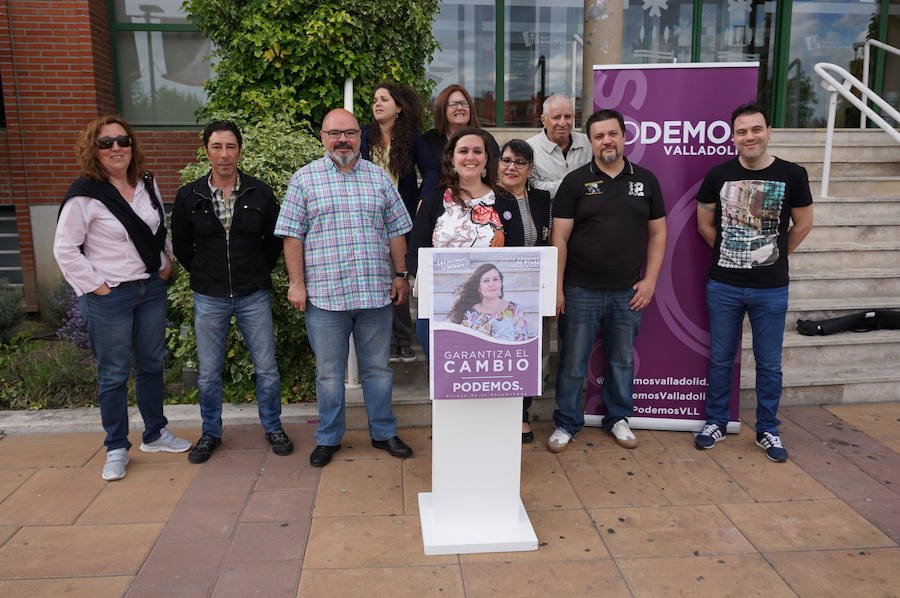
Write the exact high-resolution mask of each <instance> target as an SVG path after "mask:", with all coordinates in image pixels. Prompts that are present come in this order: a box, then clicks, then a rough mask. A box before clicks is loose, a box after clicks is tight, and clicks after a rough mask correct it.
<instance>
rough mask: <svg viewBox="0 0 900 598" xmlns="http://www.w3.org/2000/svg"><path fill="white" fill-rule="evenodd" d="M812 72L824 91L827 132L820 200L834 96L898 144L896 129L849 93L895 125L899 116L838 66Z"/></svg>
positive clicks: (826, 169)
mask: <svg viewBox="0 0 900 598" xmlns="http://www.w3.org/2000/svg"><path fill="white" fill-rule="evenodd" d="M813 68H814V69H815V71H816V73H818V74H819V76H820V77H822V80H823V83H822V86H823V87H825V89H827V90H828V129H827V130H826V132H825V163H824V164H823V165H822V191H821V195H822V197H828V179H829V177H830V176H831V146H832V144H833V142H834V115H835V112H836V111H837V96H838V94H841V96H843V98H844V99H845V100H847V101H848V102H850V104H852V105H853V106H856V107H857V108H858V109H859V110H860V111H861V112H863V113H864V114H866V115H868V117H869V119H870V120H871V121H872V122H874V123H875V124H877V125H878V126H879V127H881V128H882V129H883V130H884V131H885V132H886V133H887V134H888V135H890V136H891V137H892V138H893V139H894V141H896V142H897V143H900V133H898V132H897V129H895V128H893V127H892V126H891V125H889V124H888V123H887V121H886V120H884V119H883V118H882V117H881V116H880V115H879V114H878V113H876V112H875V111H874V110H872V108H870V107H869V105H868V103H863V102H862V101H861V100H860V99H859V98H857V97H856V96H855V95H853V94H852V93H851V92H850V89H851V88H855V89H856V90H857V91H859V94H860V95H861V96H862V97H865V98H868V99H870V100H872V103H874V104H875V105H877V106H878V107H879V108H881V109H882V110H883V111H884V114H886V115H887V116H889V117H891V118H892V119H894V120H895V121H898V122H900V112H897V110H895V109H894V107H893V106H891V105H890V104H888V103H887V102H885V101H884V99H882V97H881V96H879V95H878V94H877V93H875V92H874V91H872V90H871V89H869V88H868V86H866V85H863V83H862V82H861V81H860V80H859V79H857V78H856V77H854V76H853V75H851V74H850V73H848V72H847V71H846V70H844V69H842V68H841V67H839V66H838V65H836V64H831V63H830V62H820V63H818V64H817V65H816V66H814V67H813ZM828 71H832V72H833V73H835V74H836V75H838V76H839V77H841V78H842V79H843V83H841V82H839V81H838V80H837V79H835V78H834V77H833V76H832V75H831V73H829V72H828Z"/></svg>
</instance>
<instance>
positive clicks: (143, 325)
mask: <svg viewBox="0 0 900 598" xmlns="http://www.w3.org/2000/svg"><path fill="white" fill-rule="evenodd" d="M78 305H79V307H80V309H81V314H82V316H84V319H85V322H86V323H87V329H88V334H89V335H90V337H91V351H92V352H93V353H94V358H95V359H96V360H97V388H98V391H97V396H98V400H99V402H100V419H101V420H102V422H103V429H104V430H106V439H105V440H104V441H103V444H105V445H106V450H107V451H111V450H113V449H119V448H126V449H127V448H131V443H130V442H129V441H128V376H129V374H130V373H131V369H132V367H134V382H135V384H134V389H135V394H136V395H137V406H138V410H139V411H140V412H141V417H142V418H143V419H144V433H143V441H144V442H145V443H149V442H153V441H155V440H156V439H158V438H159V435H160V430H162V429H163V428H164V427H165V426H166V423H167V421H166V418H165V416H164V415H163V360H164V358H165V348H166V343H165V328H166V283H165V281H164V280H162V279H161V278H160V277H159V276H158V275H157V274H152V275H151V276H150V278H148V279H146V280H135V281H132V282H125V283H122V284H120V285H118V286H115V287H113V288H112V289H111V292H110V293H109V294H108V295H95V294H93V293H87V294H85V295H82V296H81V297H79V298H78Z"/></svg>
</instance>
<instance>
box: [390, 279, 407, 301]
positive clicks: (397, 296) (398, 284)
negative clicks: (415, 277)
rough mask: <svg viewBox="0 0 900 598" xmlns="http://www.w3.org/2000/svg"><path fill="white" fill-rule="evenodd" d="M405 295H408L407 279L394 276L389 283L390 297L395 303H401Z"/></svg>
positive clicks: (405, 297)
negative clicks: (392, 280)
mask: <svg viewBox="0 0 900 598" xmlns="http://www.w3.org/2000/svg"><path fill="white" fill-rule="evenodd" d="M407 297H409V281H408V280H406V279H405V278H401V277H399V276H395V277H394V282H392V283H391V299H394V303H396V304H397V305H403V304H404V303H406V299H407Z"/></svg>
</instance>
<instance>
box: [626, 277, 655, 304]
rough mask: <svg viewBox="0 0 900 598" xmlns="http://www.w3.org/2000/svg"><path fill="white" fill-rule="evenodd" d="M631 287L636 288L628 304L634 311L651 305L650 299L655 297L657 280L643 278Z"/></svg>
mask: <svg viewBox="0 0 900 598" xmlns="http://www.w3.org/2000/svg"><path fill="white" fill-rule="evenodd" d="M631 288H633V289H634V296H633V297H632V298H631V301H629V302H628V305H629V306H630V307H631V309H632V311H641V310H642V309H644V308H645V307H647V306H648V305H650V300H651V299H653V292H654V291H655V290H656V282H655V281H652V280H648V279H646V278H642V279H641V280H639V281H637V282H636V283H634V286H633V287H631Z"/></svg>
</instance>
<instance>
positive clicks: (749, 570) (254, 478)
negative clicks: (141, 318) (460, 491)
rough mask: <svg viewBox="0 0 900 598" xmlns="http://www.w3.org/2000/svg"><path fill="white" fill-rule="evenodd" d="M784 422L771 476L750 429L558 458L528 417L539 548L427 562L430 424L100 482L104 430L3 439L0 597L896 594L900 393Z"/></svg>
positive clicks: (589, 436) (601, 444)
mask: <svg viewBox="0 0 900 598" xmlns="http://www.w3.org/2000/svg"><path fill="white" fill-rule="evenodd" d="M743 415H744V419H745V422H750V423H751V424H752V421H753V414H752V412H747V413H744V414H743ZM781 416H782V419H783V426H782V435H783V438H784V441H785V445H786V447H787V448H788V450H789V451H790V453H791V460H790V461H789V462H788V463H784V464H776V463H771V462H770V461H768V460H767V459H766V458H765V457H764V455H763V454H762V451H761V450H760V449H758V448H757V447H756V446H755V445H754V444H753V434H752V431H751V429H750V428H747V427H744V428H743V429H742V432H741V433H740V434H738V435H732V436H729V437H728V439H727V441H726V442H722V443H719V444H718V445H717V446H716V448H715V449H714V450H710V451H697V450H694V449H693V448H692V445H691V436H690V434H688V433H679V432H657V431H641V430H639V431H637V432H636V433H637V436H638V439H639V441H640V446H639V447H638V448H637V449H636V450H631V451H629V450H625V449H621V448H619V447H618V446H617V445H615V444H614V443H613V442H612V441H611V439H610V437H608V436H606V435H605V434H604V433H603V432H601V431H600V430H597V429H585V431H584V432H582V433H581V434H580V435H579V436H578V438H577V440H576V441H575V442H574V443H573V444H572V445H571V446H570V448H569V449H568V450H567V451H566V452H563V453H560V454H558V455H553V454H551V453H549V452H547V451H546V449H545V448H544V446H543V442H544V441H545V440H546V437H547V435H548V434H549V432H550V431H551V430H550V428H549V426H548V425H546V424H538V425H537V426H536V427H535V430H536V435H537V440H536V442H535V444H532V445H527V446H525V447H524V448H523V457H522V498H523V500H524V503H525V506H526V508H527V510H528V512H529V516H530V518H531V522H532V524H533V526H534V528H535V531H536V532H537V535H538V539H539V542H540V548H539V550H537V551H533V552H518V553H498V554H480V555H449V556H425V555H424V554H423V550H422V538H421V530H420V526H419V517H418V512H417V509H418V505H417V498H416V497H417V494H418V493H419V492H421V491H428V490H430V477H431V457H430V454H431V443H430V433H431V431H430V428H409V429H404V430H401V435H402V437H403V438H404V439H405V440H406V441H407V442H408V443H409V444H410V445H411V446H412V447H413V450H414V451H415V456H414V458H412V459H407V460H402V461H401V460H398V459H393V458H391V457H389V456H388V455H386V454H385V453H384V452H383V451H378V450H375V449H373V448H371V447H370V446H369V442H368V437H367V434H366V433H365V431H351V432H348V433H347V435H346V436H345V438H344V443H343V444H344V446H343V448H342V450H341V451H340V452H339V453H337V454H336V456H335V457H336V458H335V460H334V461H333V462H332V463H331V464H330V465H329V466H328V467H326V468H325V469H323V470H317V469H313V468H311V467H309V465H308V456H309V452H310V451H311V450H312V447H313V445H314V425H310V424H289V425H287V426H286V429H287V430H288V433H289V434H290V435H291V436H292V438H293V439H294V442H295V445H296V447H297V450H296V451H295V453H294V454H293V455H291V456H288V457H279V456H277V455H274V454H273V453H272V452H271V451H270V450H269V448H268V445H267V444H266V442H265V440H264V438H263V435H262V432H261V430H260V428H259V427H258V426H235V427H231V428H227V429H226V435H225V439H224V443H223V445H222V447H221V448H220V449H219V450H218V451H217V452H216V454H215V455H214V456H213V458H212V459H211V460H210V461H209V462H207V463H206V464H204V465H201V466H195V465H191V464H190V463H188V462H187V459H186V457H185V455H183V454H182V455H167V454H152V455H146V454H143V453H141V452H140V451H138V450H137V447H136V446H135V448H133V449H132V451H131V463H130V464H129V466H128V475H127V476H126V477H125V478H124V479H123V480H120V481H116V482H111V483H107V482H104V481H103V480H101V479H100V469H101V466H102V462H103V459H104V452H103V450H102V446H101V443H102V435H101V434H99V433H82V434H41V435H11V436H6V437H4V438H2V439H0V596H3V597H4V598H19V597H25V596H28V597H33V596H47V597H56V596H66V597H88V598H106V597H117V596H127V597H129V598H138V597H140V598H150V597H160V598H187V597H195V596H196V597H208V596H214V597H217V598H219V597H232V596H233V597H240V598H244V597H248V596H263V597H266V598H280V597H295V596H302V597H320V596H321V597H329V598H331V597H342V596H347V597H354V598H355V597H366V598H375V597H380V596H386V597H387V596H389V597H391V598H400V597H407V596H408V597H411V598H418V597H422V596H442V597H448V598H454V597H467V598H475V597H478V598H480V597H507V596H517V597H518V596H541V597H544V596H576V597H578V596H604V597H606V596H648V597H658V596H694V597H695V596H766V597H767V598H774V597H778V596H811V597H815V598H821V597H825V596H840V597H842V598H847V597H854V596H866V597H867V598H870V597H876V596H898V595H900V547H898V542H900V403H887V404H865V405H849V406H824V407H794V408H786V409H783V410H782V413H781ZM176 432H178V433H179V434H180V435H182V436H184V437H187V438H190V439H191V440H194V439H196V437H197V436H198V434H199V431H198V430H197V429H194V430H176ZM136 439H137V442H136V443H135V444H139V442H140V441H139V439H138V438H137V436H135V438H133V439H132V440H133V442H134V441H135V440H136ZM475 441H477V440H475Z"/></svg>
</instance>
